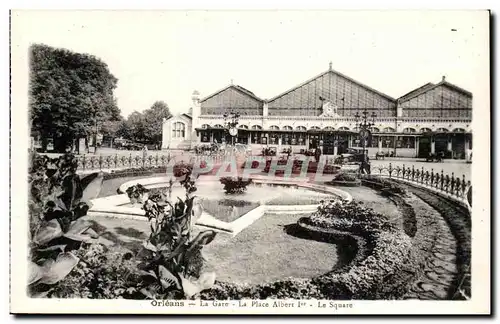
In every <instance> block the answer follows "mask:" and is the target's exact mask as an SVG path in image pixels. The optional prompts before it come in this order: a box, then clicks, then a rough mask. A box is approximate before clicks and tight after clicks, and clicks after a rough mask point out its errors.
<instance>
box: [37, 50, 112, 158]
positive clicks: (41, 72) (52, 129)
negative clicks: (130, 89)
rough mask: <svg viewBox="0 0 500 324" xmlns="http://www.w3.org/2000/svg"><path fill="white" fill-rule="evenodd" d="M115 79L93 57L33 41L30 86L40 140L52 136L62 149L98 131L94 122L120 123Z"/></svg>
mask: <svg viewBox="0 0 500 324" xmlns="http://www.w3.org/2000/svg"><path fill="white" fill-rule="evenodd" d="M117 82H118V79H117V78H115V77H114V76H113V75H112V74H111V72H110V71H109V69H108V66H107V64H106V63H104V62H103V61H101V60H100V59H99V58H97V57H95V56H92V55H89V54H80V53H75V52H71V51H69V50H66V49H60V48H53V47H50V46H47V45H42V44H35V45H32V46H31V48H30V85H29V99H30V100H29V106H30V113H31V116H30V117H31V118H30V120H31V131H32V133H38V134H39V135H40V136H41V138H42V143H44V141H45V143H46V141H47V140H48V139H50V138H52V139H54V148H55V149H56V151H64V150H65V149H66V147H68V146H70V145H71V144H72V143H73V140H74V139H76V138H79V137H83V136H89V135H90V134H92V133H93V132H95V128H94V125H95V122H96V120H98V121H99V122H101V123H105V122H108V121H110V122H113V121H115V122H117V121H119V120H120V119H121V116H120V110H119V109H118V107H117V104H116V100H115V98H114V96H113V90H114V89H115V88H116V85H117ZM42 145H43V146H45V145H44V144H42ZM44 148H45V147H44Z"/></svg>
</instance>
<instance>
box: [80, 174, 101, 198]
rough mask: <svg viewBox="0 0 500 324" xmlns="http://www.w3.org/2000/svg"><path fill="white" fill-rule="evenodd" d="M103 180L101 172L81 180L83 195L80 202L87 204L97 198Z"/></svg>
mask: <svg viewBox="0 0 500 324" xmlns="http://www.w3.org/2000/svg"><path fill="white" fill-rule="evenodd" d="M103 179H104V173H103V172H96V173H92V174H89V175H87V176H86V177H84V178H83V179H82V180H81V184H82V188H83V194H82V199H81V201H84V202H89V201H90V200H92V199H95V198H97V196H99V193H100V192H101V188H102V181H103Z"/></svg>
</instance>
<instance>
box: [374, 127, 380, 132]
mask: <svg viewBox="0 0 500 324" xmlns="http://www.w3.org/2000/svg"><path fill="white" fill-rule="evenodd" d="M372 133H380V128H377V127H372Z"/></svg>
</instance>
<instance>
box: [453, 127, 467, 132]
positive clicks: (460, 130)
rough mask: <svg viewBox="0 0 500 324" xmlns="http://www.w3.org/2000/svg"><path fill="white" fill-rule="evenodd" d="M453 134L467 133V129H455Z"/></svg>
mask: <svg viewBox="0 0 500 324" xmlns="http://www.w3.org/2000/svg"><path fill="white" fill-rule="evenodd" d="M453 133H465V129H463V128H455V129H454V130H453Z"/></svg>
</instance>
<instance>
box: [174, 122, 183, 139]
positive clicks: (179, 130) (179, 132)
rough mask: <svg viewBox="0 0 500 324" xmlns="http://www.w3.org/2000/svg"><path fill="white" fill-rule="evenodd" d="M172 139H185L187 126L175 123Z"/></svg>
mask: <svg viewBox="0 0 500 324" xmlns="http://www.w3.org/2000/svg"><path fill="white" fill-rule="evenodd" d="M172 137H174V138H184V137H186V125H184V123H181V122H175V123H174V125H173V128H172Z"/></svg>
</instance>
